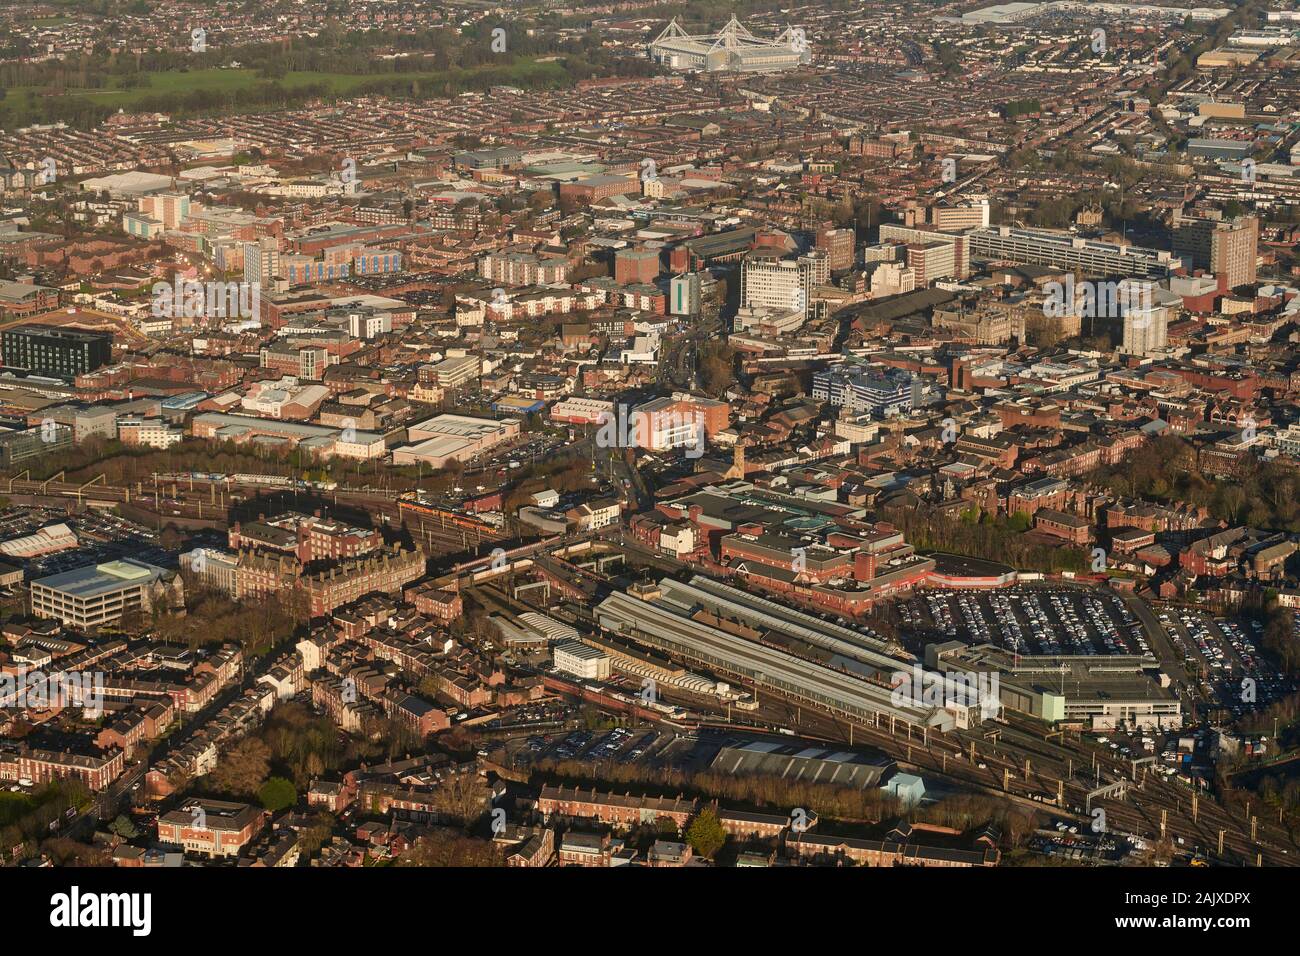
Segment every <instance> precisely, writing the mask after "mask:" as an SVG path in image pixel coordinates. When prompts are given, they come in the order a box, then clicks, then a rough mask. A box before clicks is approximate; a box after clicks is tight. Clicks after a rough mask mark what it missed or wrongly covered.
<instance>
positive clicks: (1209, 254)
mask: <svg viewBox="0 0 1300 956" xmlns="http://www.w3.org/2000/svg"><path fill="white" fill-rule="evenodd" d="M1173 247H1174V254H1175V255H1180V256H1186V257H1190V258H1191V260H1192V266H1193V268H1197V269H1206V270H1208V271H1210V272H1213V273H1214V275H1215V277H1216V278H1217V279H1218V280H1219V289H1220V290H1221V291H1224V292H1226V291H1229V290H1231V289H1235V288H1236V287H1237V286H1241V285H1250V284H1251V283H1253V282H1254V281H1255V279H1256V278H1257V276H1258V260H1259V220H1258V219H1256V218H1255V217H1254V216H1239V217H1238V218H1236V219H1233V220H1230V221H1225V220H1218V219H1178V220H1176V221H1175V223H1174V238H1173Z"/></svg>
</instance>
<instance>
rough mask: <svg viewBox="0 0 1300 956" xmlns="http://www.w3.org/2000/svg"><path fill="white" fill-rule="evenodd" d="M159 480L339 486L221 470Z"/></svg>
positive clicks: (315, 487)
mask: <svg viewBox="0 0 1300 956" xmlns="http://www.w3.org/2000/svg"><path fill="white" fill-rule="evenodd" d="M158 480H159V481H203V482H207V483H208V484H214V485H225V486H226V487H227V488H229V487H231V486H233V485H264V486H266V487H268V488H298V489H308V488H310V489H312V490H314V491H334V490H335V489H337V488H338V482H336V481H303V480H301V479H298V478H290V477H287V476H285V475H248V474H242V473H238V474H233V475H224V474H221V473H219V472H206V471H182V472H176V473H174V474H166V475H159V476H158Z"/></svg>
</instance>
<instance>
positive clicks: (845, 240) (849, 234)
mask: <svg viewBox="0 0 1300 956" xmlns="http://www.w3.org/2000/svg"><path fill="white" fill-rule="evenodd" d="M856 244H857V232H856V231H855V230H853V229H819V230H817V251H818V252H824V253H826V258H827V259H828V260H829V261H830V271H831V272H842V271H843V270H845V269H852V268H853V263H854V247H855V246H856Z"/></svg>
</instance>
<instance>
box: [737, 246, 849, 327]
mask: <svg viewBox="0 0 1300 956" xmlns="http://www.w3.org/2000/svg"><path fill="white" fill-rule="evenodd" d="M830 273H831V270H830V259H829V258H828V257H827V256H826V254H825V253H822V252H814V253H811V254H809V255H806V256H800V257H799V258H798V259H782V258H780V257H778V256H776V255H773V254H770V253H755V254H753V255H751V256H749V257H747V258H746V259H745V261H744V263H743V264H742V266H741V270H740V305H741V307H742V308H751V309H752V308H766V309H778V310H782V311H784V310H788V309H794V310H796V311H799V312H802V313H803V314H804V315H805V316H807V315H808V314H809V311H810V306H811V303H812V294H813V289H814V288H815V287H816V286H819V285H825V284H826V283H827V282H829V281H830Z"/></svg>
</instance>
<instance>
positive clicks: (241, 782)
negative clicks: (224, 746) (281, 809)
mask: <svg viewBox="0 0 1300 956" xmlns="http://www.w3.org/2000/svg"><path fill="white" fill-rule="evenodd" d="M270 764H271V748H270V747H268V746H267V745H266V744H264V743H262V741H261V740H259V739H258V738H256V737H248V738H245V739H244V740H241V741H240V742H239V743H237V744H235V746H234V747H232V748H231V749H230V751H229V752H228V753H227V754H226V756H225V757H224V758H223V759H222V760H221V762H220V763H218V764H217V765H216V767H214V768H213V770H212V774H211V778H210V779H211V783H212V785H213V786H214V787H216V788H217V789H218V790H221V791H222V792H223V793H229V794H234V795H236V796H248V797H251V796H253V795H254V794H256V793H257V792H258V790H259V789H260V788H261V786H262V784H263V783H265V782H266V776H267V773H268V772H269V771H270Z"/></svg>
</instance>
